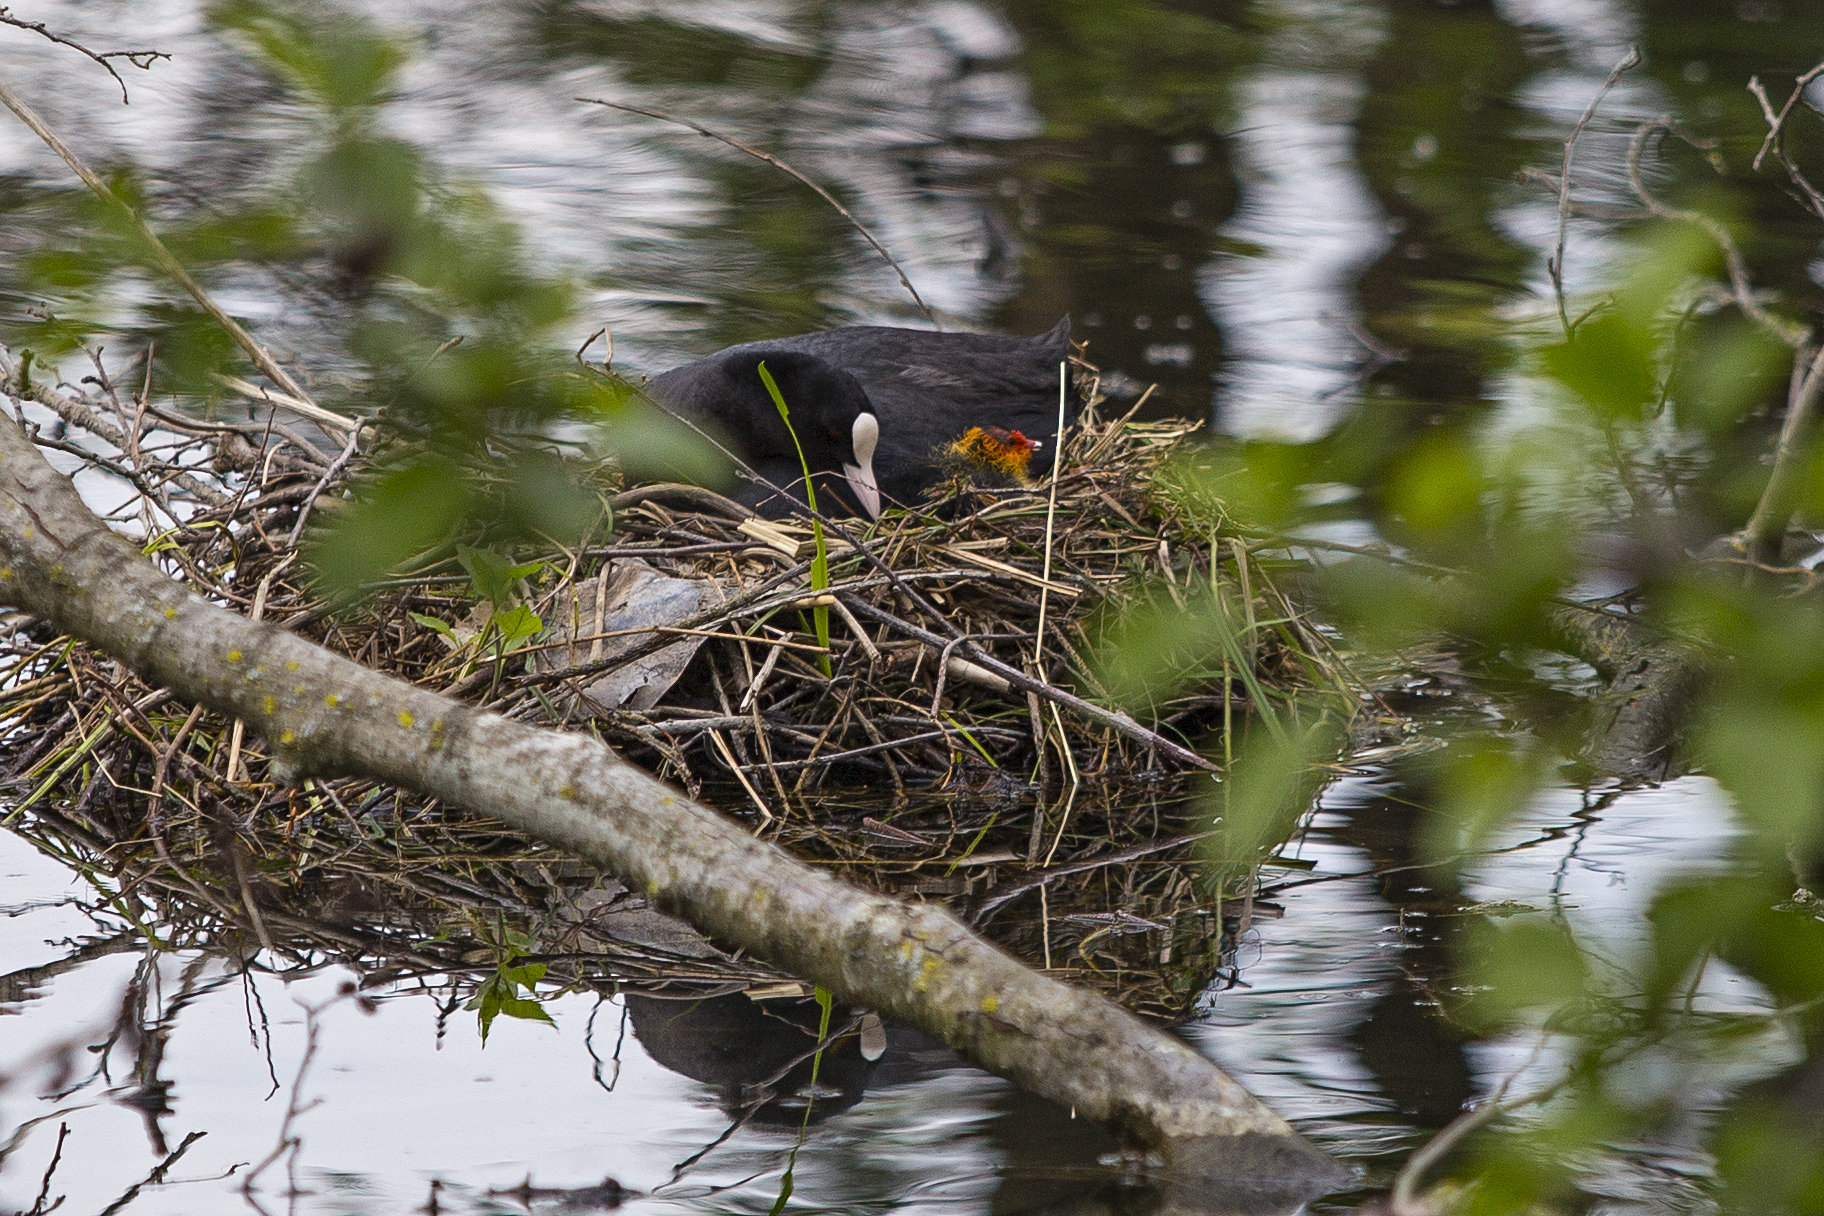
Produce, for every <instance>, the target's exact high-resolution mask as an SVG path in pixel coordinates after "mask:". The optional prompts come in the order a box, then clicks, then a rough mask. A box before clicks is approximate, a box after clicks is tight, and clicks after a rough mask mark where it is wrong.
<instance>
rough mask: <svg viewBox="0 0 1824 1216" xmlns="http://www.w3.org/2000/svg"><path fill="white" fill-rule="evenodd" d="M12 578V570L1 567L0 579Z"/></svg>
mask: <svg viewBox="0 0 1824 1216" xmlns="http://www.w3.org/2000/svg"><path fill="white" fill-rule="evenodd" d="M11 577H13V572H12V571H11V570H9V569H7V568H6V567H5V566H0V578H11Z"/></svg>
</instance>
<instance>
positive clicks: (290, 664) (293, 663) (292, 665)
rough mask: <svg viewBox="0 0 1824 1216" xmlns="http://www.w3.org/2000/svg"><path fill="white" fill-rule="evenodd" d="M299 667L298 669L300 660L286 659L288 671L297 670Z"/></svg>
mask: <svg viewBox="0 0 1824 1216" xmlns="http://www.w3.org/2000/svg"><path fill="white" fill-rule="evenodd" d="M297 669H298V661H297V660H296V659H288V660H286V663H285V670H286V671H296V670H297Z"/></svg>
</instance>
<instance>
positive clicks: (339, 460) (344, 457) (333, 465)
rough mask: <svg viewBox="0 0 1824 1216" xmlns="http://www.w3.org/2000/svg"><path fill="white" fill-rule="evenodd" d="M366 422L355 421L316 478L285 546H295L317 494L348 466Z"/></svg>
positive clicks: (365, 420)
mask: <svg viewBox="0 0 1824 1216" xmlns="http://www.w3.org/2000/svg"><path fill="white" fill-rule="evenodd" d="M366 422H367V419H365V418H362V419H358V420H357V421H356V422H355V425H354V428H353V429H352V430H350V431H349V432H348V445H347V446H346V447H344V448H343V449H342V454H341V455H340V456H337V457H336V458H335V460H333V461H332V462H330V466H329V467H328V468H327V469H324V470H323V476H321V477H319V478H318V479H317V484H316V485H314V486H312V487H311V488H310V497H308V498H306V499H305V500H304V505H303V506H301V507H299V508H298V522H297V523H295V524H293V525H292V528H291V535H290V536H288V537H286V538H285V545H286V547H287V548H294V547H296V545H297V543H298V538H299V537H300V536H302V535H304V525H305V524H306V523H308V522H309V521H310V509H311V508H312V507H314V506H316V505H317V498H318V496H319V495H321V494H322V493H323V491H324V490H326V489H328V488H329V483H330V482H332V481H334V480H335V479H336V474H338V473H340V472H341V471H342V470H343V469H344V468H346V467H347V466H348V462H349V460H350V459H351V458H352V457H353V456H354V454H355V450H356V449H357V448H358V447H359V446H360V443H361V428H362V426H363V425H364V424H365V423H366Z"/></svg>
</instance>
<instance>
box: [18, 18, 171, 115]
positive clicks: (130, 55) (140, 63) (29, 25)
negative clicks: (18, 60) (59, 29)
mask: <svg viewBox="0 0 1824 1216" xmlns="http://www.w3.org/2000/svg"><path fill="white" fill-rule="evenodd" d="M0 25H10V26H12V27H13V28H14V29H19V30H27V31H29V32H31V33H34V34H37V35H39V36H40V37H42V38H48V39H50V40H51V41H52V42H55V43H56V44H57V45H58V46H67V47H69V48H70V49H71V50H73V51H77V52H79V53H81V54H84V55H87V56H88V57H89V58H90V59H93V60H94V61H95V62H96V63H99V64H100V65H101V66H102V69H103V70H104V71H106V72H107V74H108V75H110V76H112V77H113V78H114V83H115V84H117V85H119V86H120V104H121V105H123V106H124V105H131V104H132V102H131V101H130V100H129V99H128V97H127V82H126V81H124V80H122V79H121V78H120V73H119V72H116V71H115V70H114V65H113V64H111V63H109V62H108V60H110V59H124V60H126V61H127V62H128V63H130V64H132V65H133V66H134V67H136V68H138V69H139V70H140V71H142V72H149V71H151V70H152V65H153V64H155V63H157V62H158V61H159V60H160V59H169V58H171V56H170V55H169V54H167V53H166V52H164V51H92V50H90V49H89V48H88V47H86V46H84V45H82V43H80V42H73V41H71V40H70V39H68V38H65V37H64V36H63V35H61V34H53V33H52V32H51V31H50V30H49V29H48V28H46V27H45V24H44V22H42V21H27V20H25V19H24V18H23V17H15V16H13V10H12V7H11V6H10V5H0Z"/></svg>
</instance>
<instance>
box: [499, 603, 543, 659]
mask: <svg viewBox="0 0 1824 1216" xmlns="http://www.w3.org/2000/svg"><path fill="white" fill-rule="evenodd" d="M493 625H494V628H495V630H496V636H497V638H498V642H497V644H498V645H499V646H500V648H501V649H502V650H503V651H511V650H515V649H517V648H518V647H519V644H520V643H522V642H525V641H527V640H529V639H531V638H535V637H537V636H538V635H539V633H540V632H541V631H542V630H543V629H544V627H545V622H544V621H543V620H542V619H541V618H540V617H539V616H538V614H537V613H535V612H533V611H532V610H531V609H530V608H528V607H526V606H525V605H524V604H520V605H519V606H517V607H515V608H510V609H508V610H507V611H505V612H498V613H495V615H494V618H493Z"/></svg>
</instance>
